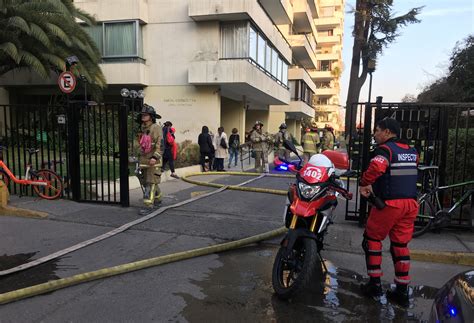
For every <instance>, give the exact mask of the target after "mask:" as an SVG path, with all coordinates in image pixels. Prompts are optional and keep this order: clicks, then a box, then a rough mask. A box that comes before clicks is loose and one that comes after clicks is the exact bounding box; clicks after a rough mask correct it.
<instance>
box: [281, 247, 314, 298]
mask: <svg viewBox="0 0 474 323" xmlns="http://www.w3.org/2000/svg"><path fill="white" fill-rule="evenodd" d="M285 250H286V247H281V248H280V249H279V250H278V253H277V255H276V257H275V262H274V263H273V271H272V285H273V289H274V291H275V293H276V295H277V296H278V298H280V299H289V298H291V297H292V296H293V295H295V294H296V293H298V292H300V291H301V290H303V289H304V288H305V287H306V286H309V284H310V282H311V279H312V274H313V273H314V270H315V268H316V266H319V265H320V264H319V257H318V254H317V247H316V241H314V240H311V239H303V240H302V241H298V242H297V243H295V246H294V247H293V250H292V251H291V253H290V254H289V256H288V257H287V258H286V259H285V257H284V256H283V253H284V251H285ZM295 275H296V276H295Z"/></svg>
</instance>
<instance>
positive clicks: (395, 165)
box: [391, 163, 417, 167]
mask: <svg viewBox="0 0 474 323" xmlns="http://www.w3.org/2000/svg"><path fill="white" fill-rule="evenodd" d="M391 166H392V167H414V166H417V164H416V163H393V164H392V165H391Z"/></svg>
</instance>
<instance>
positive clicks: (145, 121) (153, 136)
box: [139, 104, 163, 215]
mask: <svg viewBox="0 0 474 323" xmlns="http://www.w3.org/2000/svg"><path fill="white" fill-rule="evenodd" d="M160 118H161V116H159V115H158V114H156V112H155V109H154V108H153V107H152V106H150V105H148V104H144V105H143V108H142V110H141V128H140V130H141V134H140V136H139V149H140V151H139V163H140V164H141V165H148V167H146V168H143V183H142V185H143V204H144V206H145V208H142V209H140V211H139V214H140V215H145V214H148V213H150V212H151V211H153V209H154V207H155V206H158V205H160V204H161V191H160V186H159V184H160V182H161V171H160V169H161V164H162V159H161V158H162V155H163V147H162V133H163V132H162V129H161V127H160V126H159V125H158V124H156V119H160Z"/></svg>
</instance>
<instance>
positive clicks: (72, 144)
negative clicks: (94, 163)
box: [66, 103, 81, 202]
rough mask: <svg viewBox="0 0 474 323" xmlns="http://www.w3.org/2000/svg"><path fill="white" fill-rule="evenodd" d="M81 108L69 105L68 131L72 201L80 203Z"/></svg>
mask: <svg viewBox="0 0 474 323" xmlns="http://www.w3.org/2000/svg"><path fill="white" fill-rule="evenodd" d="M80 109H81V107H80V106H79V105H76V104H71V103H68V105H67V109H66V110H67V112H66V114H67V131H68V141H69V147H68V148H69V149H68V150H69V151H68V154H69V158H68V163H69V178H70V181H71V191H72V199H73V200H74V201H76V202H79V201H80V199H81V164H80V152H79V121H80Z"/></svg>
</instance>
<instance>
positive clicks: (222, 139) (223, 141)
mask: <svg viewBox="0 0 474 323" xmlns="http://www.w3.org/2000/svg"><path fill="white" fill-rule="evenodd" d="M214 148H215V149H216V156H215V157H216V170H217V171H218V172H224V171H225V170H224V158H226V157H227V149H228V148H229V141H228V140H227V135H226V133H225V132H224V127H219V129H217V135H216V136H215V138H214Z"/></svg>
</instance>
